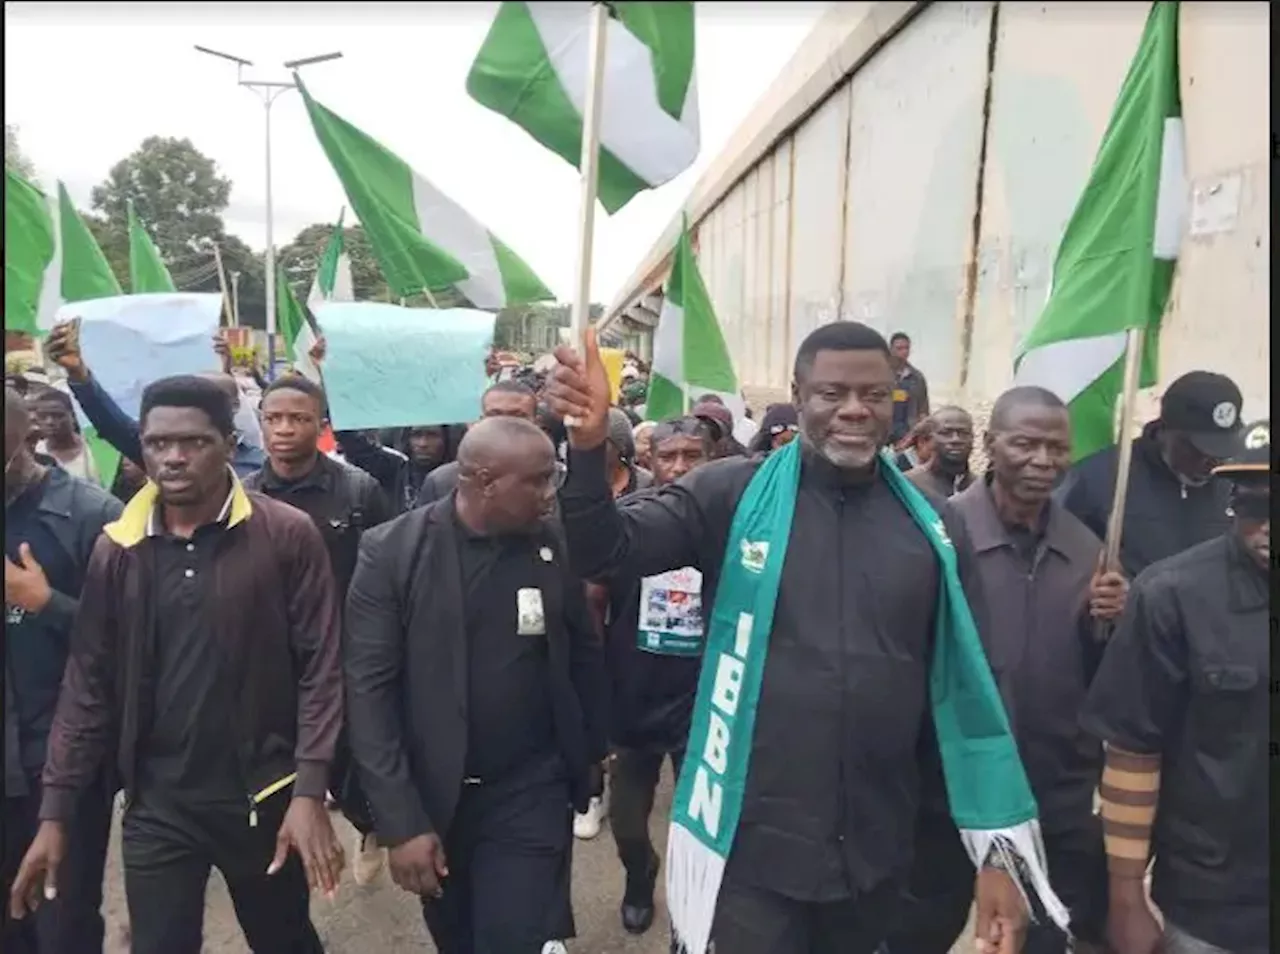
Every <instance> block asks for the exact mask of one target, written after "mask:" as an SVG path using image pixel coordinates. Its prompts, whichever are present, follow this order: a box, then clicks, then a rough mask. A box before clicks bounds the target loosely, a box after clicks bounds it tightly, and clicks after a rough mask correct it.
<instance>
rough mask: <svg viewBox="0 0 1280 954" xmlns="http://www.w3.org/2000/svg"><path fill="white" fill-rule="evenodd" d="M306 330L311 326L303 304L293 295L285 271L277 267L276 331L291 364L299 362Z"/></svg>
mask: <svg viewBox="0 0 1280 954" xmlns="http://www.w3.org/2000/svg"><path fill="white" fill-rule="evenodd" d="M304 328H307V329H309V325H308V324H307V316H306V313H305V312H304V311H303V310H302V303H301V302H300V301H298V296H297V295H295V294H294V293H293V288H292V287H291V286H290V285H289V279H288V278H287V277H286V276H285V273H284V269H283V268H282V267H281V266H280V265H276V330H277V331H278V332H279V334H280V337H281V339H282V340H283V341H284V350H285V355H286V356H287V357H288V359H289V361H290V362H296V360H297V353H298V341H299V338H300V337H301V336H302V334H303V329H304ZM313 340H314V339H313Z"/></svg>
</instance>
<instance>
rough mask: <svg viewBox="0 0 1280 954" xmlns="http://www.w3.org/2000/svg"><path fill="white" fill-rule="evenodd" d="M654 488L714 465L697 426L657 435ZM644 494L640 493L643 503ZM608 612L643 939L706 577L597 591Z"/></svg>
mask: <svg viewBox="0 0 1280 954" xmlns="http://www.w3.org/2000/svg"><path fill="white" fill-rule="evenodd" d="M651 447H652V462H653V486H654V488H655V489H656V488H658V487H663V486H666V485H667V484H671V483H674V482H675V481H676V480H678V479H679V478H681V477H683V476H684V475H685V474H687V473H688V472H689V471H691V470H693V469H694V468H696V467H699V466H701V465H702V464H705V463H706V462H707V461H709V460H710V459H711V455H712V448H711V440H710V438H709V436H708V435H707V433H706V429H705V428H703V427H702V425H701V422H700V421H698V420H697V419H696V418H680V419H677V420H674V421H663V422H662V423H661V424H658V425H657V426H656V427H655V428H654V429H653V442H652V444H651ZM645 492H646V491H645V490H637V491H635V493H638V494H643V493H645ZM591 592H592V595H593V596H594V595H595V594H596V593H602V594H603V596H604V600H605V603H606V612H605V627H606V632H605V657H606V659H607V660H608V664H609V679H610V683H611V685H612V687H613V696H612V700H611V703H610V724H611V727H612V728H611V731H610V742H611V743H612V749H613V753H612V755H613V761H612V769H611V771H610V773H609V780H610V785H611V789H610V790H611V795H610V799H609V827H610V828H611V829H612V831H613V840H614V842H615V843H616V844H617V846H618V858H619V859H620V860H621V861H622V867H623V869H624V870H625V872H626V886H625V889H624V891H623V895H622V909H621V913H622V926H623V928H624V929H625V930H626V931H627V932H628V933H631V934H643V933H644V932H645V931H647V930H648V929H649V926H650V925H651V924H653V916H654V902H653V892H654V886H655V884H656V883H657V878H658V869H659V859H658V855H657V853H656V852H655V851H654V850H653V845H652V844H651V842H650V840H649V815H650V814H651V813H652V812H653V796H654V790H655V789H656V788H657V786H658V777H659V775H660V774H661V772H662V763H663V762H664V761H666V760H667V759H670V761H671V769H672V772H673V773H674V774H675V775H679V774H680V765H681V762H682V761H683V760H684V749H685V745H686V743H687V742H688V738H689V719H690V716H691V715H692V713H693V697H694V693H695V692H697V689H698V670H699V669H700V668H701V664H702V658H701V657H702V634H703V620H702V574H701V573H699V572H698V571H697V570H695V569H693V568H691V567H685V568H682V569H679V570H675V571H672V572H670V573H663V574H660V575H658V576H654V577H648V578H646V579H644V580H638V579H634V578H617V579H614V580H612V581H610V583H609V585H608V586H607V587H597V586H594V585H593V586H592V587H591Z"/></svg>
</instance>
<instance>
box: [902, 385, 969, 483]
mask: <svg viewBox="0 0 1280 954" xmlns="http://www.w3.org/2000/svg"><path fill="white" fill-rule="evenodd" d="M925 422H927V424H928V435H929V440H930V442H931V443H932V448H933V453H932V454H931V455H930V456H929V458H928V459H927V460H926V461H925V462H924V463H922V464H917V465H916V466H915V467H913V468H911V470H909V471H907V473H906V477H907V479H908V480H910V481H911V482H912V483H914V484H915V485H916V486H917V487H919V488H920V489H921V490H923V491H925V492H927V493H931V494H933V495H934V496H935V497H941V498H942V499H943V500H946V499H947V498H948V497H951V496H953V495H955V494H958V493H960V492H961V491H962V490H967V489H968V487H969V485H970V484H972V483H973V473H972V472H971V471H970V470H969V458H970V457H971V456H973V418H972V417H970V415H969V412H968V411H966V410H965V409H964V408H962V407H956V406H955V405H954V404H948V405H946V406H944V407H940V408H938V409H937V410H936V411H934V412H933V413H932V414H930V415H929V416H928V417H927V418H926V419H925ZM925 422H922V423H925Z"/></svg>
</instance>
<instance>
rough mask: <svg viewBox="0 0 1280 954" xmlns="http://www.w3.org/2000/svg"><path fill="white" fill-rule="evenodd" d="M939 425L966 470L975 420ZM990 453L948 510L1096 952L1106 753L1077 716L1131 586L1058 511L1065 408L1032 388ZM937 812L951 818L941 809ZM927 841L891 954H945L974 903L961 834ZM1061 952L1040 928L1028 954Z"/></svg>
mask: <svg viewBox="0 0 1280 954" xmlns="http://www.w3.org/2000/svg"><path fill="white" fill-rule="evenodd" d="M933 417H934V421H935V426H936V433H937V434H938V441H937V447H938V458H942V457H944V456H945V455H947V454H948V453H951V452H952V451H954V454H953V459H956V460H966V461H967V460H968V454H969V451H971V450H972V446H971V443H970V446H969V447H967V448H965V451H964V454H963V457H961V455H960V453H959V450H958V445H959V443H960V441H959V440H955V439H950V438H948V437H945V436H944V435H946V434H947V432H948V430H960V429H965V428H968V427H969V426H970V425H969V422H968V420H967V415H963V412H958V413H952V414H947V412H946V410H945V409H943V408H939V409H938V410H937V411H935V412H934V414H933ZM970 433H971V432H970ZM949 440H950V441H951V442H950V443H949ZM970 441H971V438H970ZM983 443H984V447H985V450H986V453H987V456H988V458H989V459H990V461H991V466H990V467H989V468H988V470H987V473H986V476H985V477H984V479H983V480H981V481H979V482H977V483H975V484H974V485H973V486H971V487H969V488H968V489H967V490H965V491H963V492H961V493H959V494H956V495H955V496H953V497H951V508H952V509H953V511H954V512H955V513H956V514H957V515H958V516H959V517H960V519H961V520H963V521H964V525H965V529H966V530H967V532H968V535H969V539H970V540H971V541H972V542H973V548H974V550H975V552H976V554H977V563H976V567H977V578H978V580H979V582H980V584H981V587H982V592H983V598H982V600H980V601H979V603H978V607H979V610H978V616H977V623H978V632H979V633H981V635H982V640H983V646H984V648H985V649H986V655H987V659H988V660H989V661H990V663H991V668H992V670H993V672H994V674H995V676H996V680H997V683H998V684H999V687H1000V692H1001V696H1002V698H1003V700H1004V705H1005V712H1006V713H1007V714H1008V716H1009V721H1010V723H1011V724H1012V727H1013V732H1014V736H1015V738H1016V739H1017V741H1018V751H1019V753H1020V754H1021V756H1022V763H1023V765H1024V766H1026V770H1027V777H1028V779H1029V781H1030V782H1031V789H1032V792H1033V793H1034V794H1035V798H1036V803H1037V805H1039V808H1040V825H1041V830H1042V831H1043V833H1044V843H1045V850H1046V855H1047V860H1048V863H1049V878H1050V883H1051V884H1052V885H1053V889H1054V892H1055V893H1056V894H1057V896H1058V897H1059V898H1060V899H1061V900H1062V901H1063V903H1064V904H1065V905H1066V906H1067V908H1068V909H1069V911H1070V913H1071V925H1070V928H1071V937H1072V938H1073V940H1074V943H1075V945H1076V946H1077V949H1079V950H1084V949H1085V945H1088V946H1089V949H1090V950H1095V951H1101V945H1102V941H1103V931H1104V927H1105V923H1106V908H1107V894H1106V860H1105V855H1104V852H1103V846H1102V828H1101V823H1100V821H1099V820H1098V818H1097V817H1096V816H1095V815H1094V814H1093V794H1094V791H1095V789H1096V788H1097V786H1098V780H1099V777H1100V775H1101V772H1102V751H1101V748H1100V747H1099V746H1098V745H1097V744H1096V743H1095V742H1093V741H1092V740H1091V739H1090V738H1089V737H1088V736H1085V735H1084V734H1083V733H1082V731H1081V729H1080V727H1079V714H1080V709H1081V706H1082V705H1083V704H1084V700H1085V696H1086V694H1087V692H1088V688H1089V681H1090V679H1091V678H1092V675H1093V672H1094V670H1095V669H1096V666H1097V659H1098V656H1099V654H1100V651H1101V646H1099V645H1097V644H1096V643H1095V641H1094V637H1093V627H1094V622H1095V620H1098V619H1104V620H1113V619H1115V618H1116V617H1118V616H1119V615H1120V611H1121V610H1122V609H1123V607H1124V599H1125V591H1126V584H1125V580H1124V578H1123V577H1122V576H1120V574H1118V573H1114V572H1103V570H1102V567H1101V562H1100V559H1099V558H1100V557H1101V555H1102V541H1101V540H1099V539H1098V538H1097V537H1096V536H1094V534H1093V533H1092V532H1090V531H1089V529H1088V528H1087V527H1085V526H1084V524H1082V523H1081V522H1080V521H1079V520H1077V519H1076V518H1075V517H1073V516H1072V515H1071V514H1069V513H1068V512H1067V511H1066V510H1064V509H1063V508H1062V506H1061V505H1060V504H1058V503H1056V502H1054V501H1052V500H1051V499H1050V493H1051V491H1052V489H1053V486H1054V484H1055V483H1056V481H1057V479H1058V477H1059V476H1061V474H1062V473H1063V472H1064V471H1065V470H1066V468H1067V465H1068V463H1069V462H1070V459H1071V418H1070V415H1069V414H1068V412H1067V408H1066V405H1064V404H1063V403H1062V401H1061V400H1059V399H1058V397H1057V396H1055V395H1054V394H1053V393H1052V392H1050V391H1046V390H1044V389H1043V388H1037V387H1019V388H1013V389H1012V390H1010V391H1006V392H1005V393H1004V394H1002V395H1001V396H1000V397H999V398H998V399H997V400H996V402H995V406H994V408H993V409H992V411H991V421H990V424H989V425H988V429H987V432H986V434H985V436H984V441H983ZM938 458H935V460H936V459H938ZM908 476H910V475H908ZM929 809H930V814H932V815H933V816H934V817H936V818H939V819H945V814H946V811H945V805H941V804H939V805H936V806H929ZM931 829H932V830H930V831H924V832H922V833H921V834H922V838H921V841H920V842H919V843H918V845H917V856H916V859H917V860H916V865H915V870H914V871H913V876H912V879H911V883H910V885H909V893H910V895H911V900H910V901H909V902H908V904H907V906H906V910H905V911H904V912H903V916H902V920H901V927H900V928H899V929H898V930H897V931H896V932H895V933H894V935H893V936H892V937H891V938H890V940H889V943H888V950H889V954H944V952H946V951H949V950H950V949H951V948H952V945H953V944H954V942H955V941H956V939H957V938H958V937H959V935H960V933H961V932H962V931H963V929H964V923H965V920H966V918H967V917H968V913H969V907H970V902H971V900H972V877H971V875H969V874H968V873H967V872H966V870H965V869H966V867H967V859H966V857H965V853H964V848H963V846H962V845H961V843H960V839H959V836H958V833H957V832H956V830H955V828H954V826H943V825H933V826H931ZM948 829H949V830H948ZM944 872H945V874H944ZM943 925H946V926H947V928H946V930H949V932H950V933H949V935H948V934H947V933H946V932H945V931H944V930H943V928H942V926H943ZM1066 949H1067V936H1066V935H1065V934H1064V933H1063V932H1061V931H1060V930H1058V929H1057V928H1056V927H1055V926H1054V925H1052V924H1050V923H1048V922H1047V921H1045V920H1042V921H1041V923H1039V924H1035V925H1033V926H1032V927H1031V929H1030V931H1029V933H1028V937H1027V944H1026V951H1027V952H1028V954H1065V951H1066Z"/></svg>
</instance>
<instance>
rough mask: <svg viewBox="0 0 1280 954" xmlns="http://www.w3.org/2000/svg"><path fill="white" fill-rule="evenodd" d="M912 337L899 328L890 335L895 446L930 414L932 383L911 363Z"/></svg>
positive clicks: (891, 439) (892, 439)
mask: <svg viewBox="0 0 1280 954" xmlns="http://www.w3.org/2000/svg"><path fill="white" fill-rule="evenodd" d="M910 359H911V336H910V335H908V334H907V333H906V332H905V331H895V332H894V333H893V335H892V336H891V337H890V338H889V360H890V362H891V363H892V364H893V377H894V384H893V426H892V427H891V428H890V429H889V441H890V443H892V444H893V445H894V446H895V448H896V447H898V445H899V444H900V443H901V442H902V441H904V440H905V439H906V437H907V435H908V434H910V433H911V429H912V428H913V427H915V426H916V425H917V424H918V423H920V421H922V420H924V419H925V418H926V417H928V416H929V382H928V381H926V380H925V377H924V373H923V372H922V371H921V370H920V369H919V368H917V367H916V366H915V365H913V364H912V363H911V360H910Z"/></svg>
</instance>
